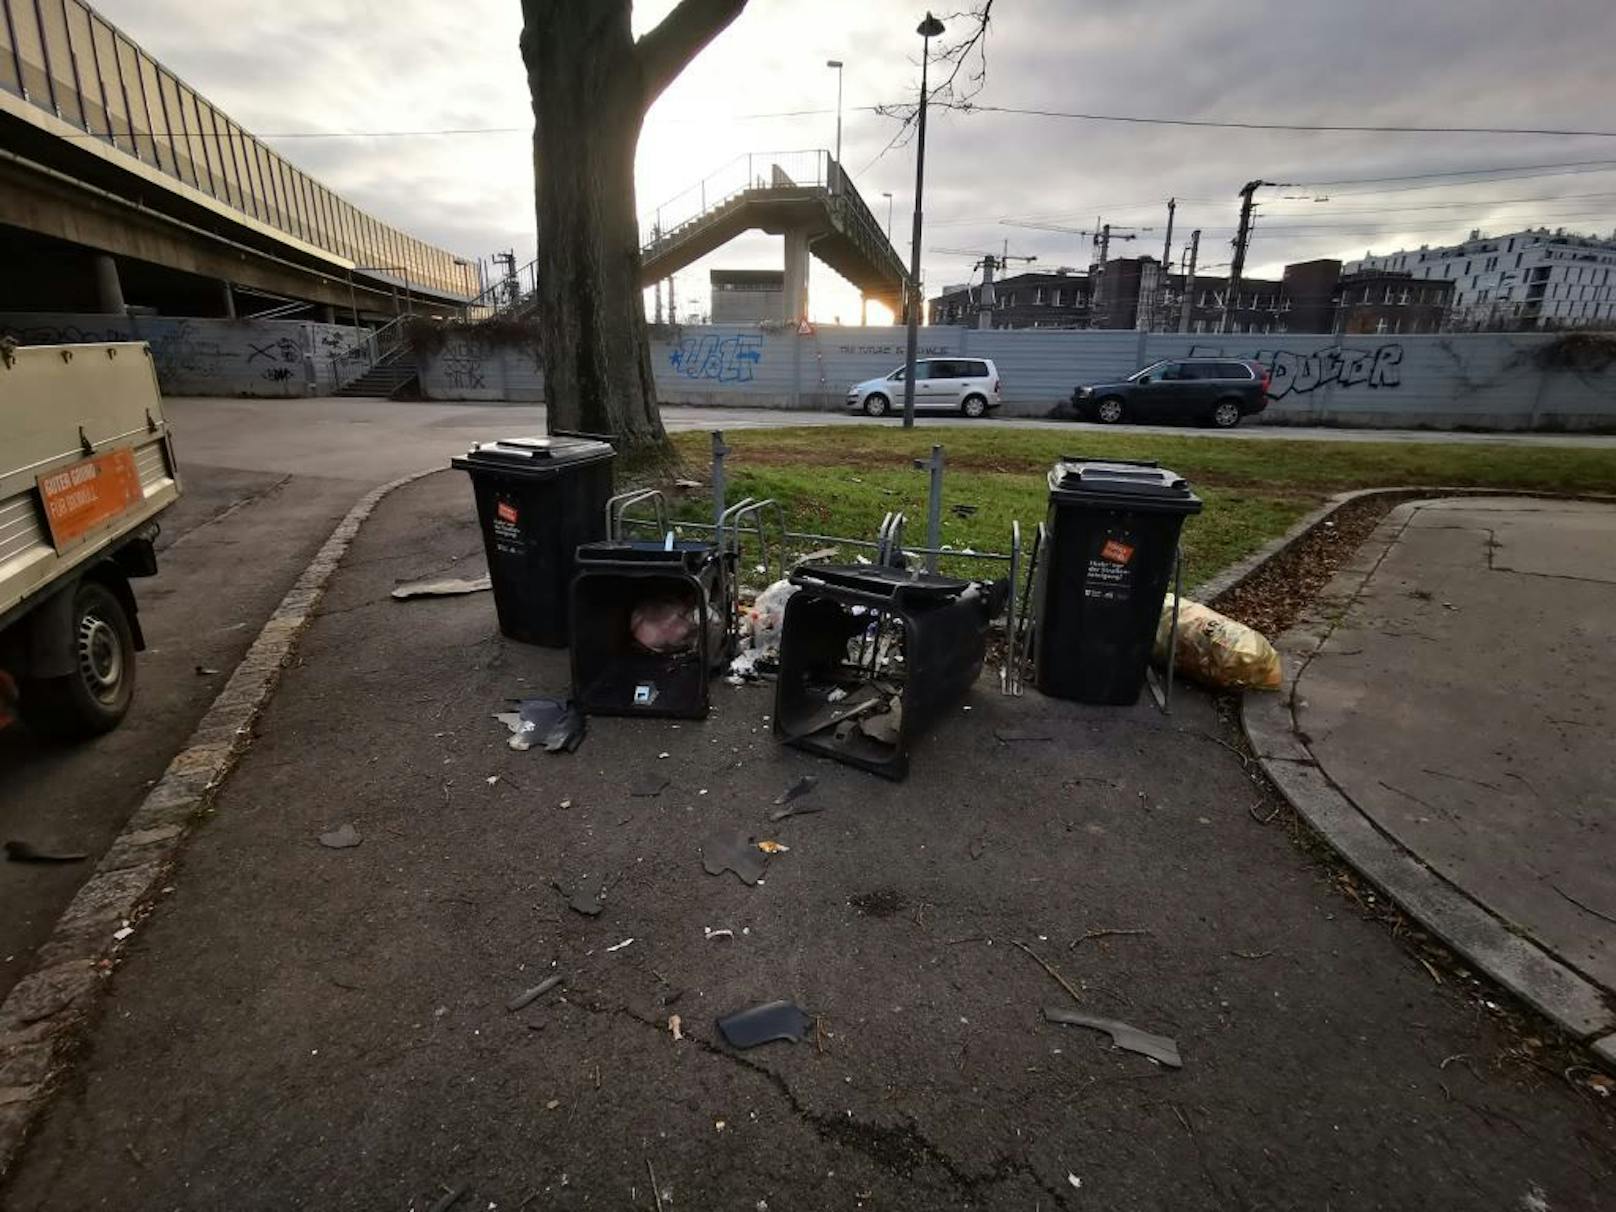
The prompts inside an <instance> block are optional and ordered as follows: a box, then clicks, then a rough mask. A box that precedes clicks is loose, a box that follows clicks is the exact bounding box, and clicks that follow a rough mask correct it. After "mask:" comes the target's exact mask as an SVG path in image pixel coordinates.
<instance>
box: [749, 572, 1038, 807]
mask: <svg viewBox="0 0 1616 1212" xmlns="http://www.w3.org/2000/svg"><path fill="white" fill-rule="evenodd" d="M791 583H792V584H793V585H795V586H797V592H796V593H795V594H793V595H792V597H791V599H790V601H788V602H787V603H786V610H785V619H784V622H783V624H782V627H781V635H780V672H779V675H778V677H777V679H776V682H775V691H774V732H775V735H776V736H777V737H779V738H780V739H781V740H783V741H785V742H786V743H787V744H790V745H795V746H796V747H798V748H799V749H805V750H807V751H808V752H810V753H818V754H822V755H824V756H825V757H830V758H835V759H836V760H837V761H840V762H846V763H848V764H849V765H852V766H858V767H860V768H861V769H864V770H869V771H872V772H873V773H875V774H879V775H881V776H883V777H885V778H889V779H901V778H903V777H904V776H905V775H907V774H908V773H909V752H910V748H911V746H912V745H913V743H914V741H915V740H916V739H917V738H918V737H919V736H920V734H921V733H922V732H924V731H925V730H926V729H927V728H929V727H930V726H931V725H932V724H933V723H935V722H936V721H937V719H938V718H939V717H941V716H942V715H944V714H945V713H947V712H949V711H951V710H952V709H953V708H954V707H955V705H956V704H958V703H959V701H960V700H961V699H962V698H964V696H965V694H966V692H967V691H968V690H969V689H970V688H971V685H972V683H974V682H975V681H976V679H977V677H978V676H979V675H980V674H981V672H982V664H983V661H984V659H985V657H986V655H987V635H988V628H989V624H990V621H991V620H992V619H993V618H994V616H995V615H997V614H998V613H999V610H1000V609H1002V607H1003V605H1004V600H1005V595H1006V593H1007V586H1006V584H1005V583H1003V582H1000V583H998V584H996V585H993V586H991V587H990V586H986V585H983V584H981V583H979V582H975V581H965V580H960V579H957V578H955V577H945V576H937V575H935V574H932V573H923V572H910V571H907V570H905V569H901V568H889V567H885V566H882V565H838V564H831V565H816V566H814V567H812V568H808V569H801V570H799V571H797V572H794V573H792V574H791Z"/></svg>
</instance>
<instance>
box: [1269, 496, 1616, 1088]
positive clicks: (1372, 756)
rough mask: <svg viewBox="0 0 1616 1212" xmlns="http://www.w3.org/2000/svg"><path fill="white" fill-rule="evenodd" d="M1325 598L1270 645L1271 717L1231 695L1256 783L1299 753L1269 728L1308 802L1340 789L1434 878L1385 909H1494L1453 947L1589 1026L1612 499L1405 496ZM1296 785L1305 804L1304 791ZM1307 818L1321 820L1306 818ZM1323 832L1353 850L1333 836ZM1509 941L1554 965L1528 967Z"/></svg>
mask: <svg viewBox="0 0 1616 1212" xmlns="http://www.w3.org/2000/svg"><path fill="white" fill-rule="evenodd" d="M1325 597H1326V599H1331V601H1330V604H1329V605H1327V606H1325V607H1323V609H1322V610H1321V611H1320V612H1319V613H1328V612H1329V611H1331V610H1339V611H1340V613H1339V615H1338V617H1336V618H1334V619H1333V620H1331V621H1330V622H1329V623H1328V624H1327V625H1325V626H1324V627H1323V628H1322V629H1321V630H1320V631H1318V632H1317V634H1315V633H1312V632H1310V631H1309V629H1307V628H1305V627H1304V628H1303V629H1301V631H1300V632H1298V633H1297V636H1298V637H1299V638H1300V643H1288V644H1287V645H1286V646H1287V647H1290V648H1292V649H1293V651H1294V652H1295V653H1296V655H1297V656H1298V658H1299V669H1298V672H1297V673H1296V675H1295V682H1294V688H1293V689H1292V690H1291V691H1290V693H1289V695H1288V707H1289V711H1288V712H1280V711H1277V710H1274V709H1272V705H1270V704H1252V705H1251V706H1250V708H1249V709H1248V721H1249V720H1251V719H1252V718H1253V716H1252V714H1251V713H1252V712H1255V713H1257V715H1258V717H1259V718H1258V723H1257V727H1256V729H1254V731H1253V739H1254V741H1255V742H1257V744H1258V747H1259V751H1260V752H1261V751H1264V750H1266V751H1267V753H1266V756H1268V757H1270V758H1277V763H1276V761H1272V760H1271V761H1270V762H1269V765H1270V769H1271V770H1272V771H1273V773H1274V775H1275V777H1276V778H1277V779H1278V780H1279V781H1280V782H1281V785H1282V786H1286V785H1288V784H1289V783H1291V782H1292V780H1293V776H1294V775H1295V774H1296V773H1298V772H1299V769H1300V768H1298V767H1296V766H1294V765H1288V764H1291V763H1293V762H1294V759H1293V758H1291V757H1287V756H1285V755H1284V750H1283V747H1284V745H1285V744H1286V743H1287V742H1286V740H1285V739H1284V736H1283V735H1280V734H1283V733H1286V732H1289V733H1291V735H1292V736H1293V738H1294V743H1299V744H1300V745H1301V747H1302V750H1303V751H1305V754H1306V755H1307V757H1308V758H1309V759H1311V760H1312V761H1313V762H1316V763H1317V770H1318V772H1319V773H1320V774H1321V775H1322V776H1323V779H1324V780H1325V781H1326V782H1327V783H1328V784H1329V786H1328V787H1321V788H1318V789H1316V790H1317V794H1318V796H1320V797H1323V798H1324V799H1328V798H1330V797H1331V796H1335V795H1339V796H1343V797H1345V799H1346V800H1347V801H1349V802H1350V805H1351V808H1352V809H1355V810H1356V812H1358V813H1360V814H1362V816H1363V817H1364V818H1366V819H1367V820H1368V821H1369V822H1371V823H1372V824H1373V826H1374V827H1375V828H1376V829H1377V830H1379V831H1380V832H1381V833H1382V834H1383V835H1384V836H1385V837H1386V838H1388V839H1390V840H1391V842H1393V843H1395V844H1396V845H1397V846H1400V847H1402V848H1403V850H1404V851H1406V852H1407V853H1408V854H1409V855H1411V856H1413V858H1414V859H1416V860H1417V861H1418V862H1419V863H1420V864H1423V865H1424V866H1426V867H1427V868H1428V869H1429V870H1430V871H1431V872H1434V873H1435V875H1436V876H1437V877H1439V879H1440V881H1441V884H1440V885H1434V886H1433V891H1434V893H1435V894H1438V895H1436V896H1435V900H1434V901H1433V904H1436V906H1437V907H1436V908H1435V910H1434V912H1425V911H1423V910H1422V909H1421V908H1420V907H1419V905H1417V904H1411V903H1409V902H1408V901H1407V900H1404V898H1402V897H1400V898H1399V899H1400V900H1401V901H1403V903H1404V905H1405V908H1411V909H1412V910H1413V911H1414V912H1415V913H1416V915H1417V916H1421V917H1424V918H1426V919H1427V920H1431V919H1433V918H1434V917H1440V916H1444V915H1445V910H1443V909H1442V908H1441V907H1440V901H1441V899H1442V897H1441V895H1440V894H1442V893H1443V887H1442V885H1445V886H1446V889H1447V893H1446V895H1448V896H1449V897H1450V898H1451V897H1452V896H1453V894H1454V893H1455V892H1456V893H1457V894H1459V895H1460V896H1462V897H1465V898H1468V899H1469V900H1470V901H1471V902H1473V904H1474V905H1476V906H1479V907H1480V909H1482V910H1484V911H1485V914H1486V915H1488V916H1489V917H1490V918H1491V919H1492V920H1493V921H1494V923H1495V924H1494V925H1493V926H1492V928H1491V932H1490V934H1489V932H1488V931H1486V930H1484V929H1479V928H1476V927H1475V925H1474V923H1472V925H1470V926H1466V927H1465V928H1464V929H1463V930H1460V931H1456V932H1454V933H1456V934H1458V935H1461V936H1463V937H1458V938H1455V939H1454V941H1455V943H1456V945H1458V946H1460V947H1461V949H1463V950H1466V951H1469V952H1471V954H1472V956H1473V958H1475V959H1476V960H1477V962H1478V963H1481V964H1482V965H1483V966H1484V967H1488V968H1490V969H1492V970H1493V973H1494V975H1495V976H1497V977H1498V978H1499V979H1501V980H1503V981H1505V983H1507V984H1510V985H1511V986H1512V987H1515V988H1516V989H1517V991H1518V992H1520V993H1521V994H1522V995H1523V996H1525V997H1527V998H1528V1000H1531V1001H1534V1002H1536V1003H1537V1004H1539V1005H1540V1006H1542V1007H1543V1008H1544V1009H1545V1010H1547V1011H1548V1012H1549V1013H1551V1014H1553V1015H1555V1016H1556V1017H1558V1018H1560V1019H1561V1021H1562V1023H1563V1025H1565V1026H1566V1027H1567V1028H1568V1029H1570V1030H1572V1031H1573V1032H1575V1033H1577V1034H1590V1035H1597V1034H1600V1033H1601V1032H1602V1031H1609V1030H1610V1028H1611V1024H1612V1018H1611V1014H1610V1007H1611V1006H1613V1005H1616V996H1613V995H1616V868H1613V867H1612V865H1611V856H1612V854H1613V853H1616V767H1613V765H1612V763H1611V755H1612V748H1611V745H1612V741H1611V738H1612V736H1613V735H1616V506H1611V505H1604V504H1594V503H1588V502H1573V501H1549V500H1534V499H1511V498H1497V497H1489V498H1463V499H1450V500H1436V501H1424V502H1418V503H1414V504H1410V505H1405V506H1402V507H1401V508H1399V509H1398V510H1396V511H1394V512H1393V514H1392V515H1391V516H1390V517H1389V518H1388V519H1387V520H1386V522H1385V523H1383V524H1382V526H1381V528H1380V529H1379V530H1378V531H1377V532H1376V534H1375V535H1374V536H1373V537H1372V538H1371V539H1370V540H1368V542H1366V543H1365V545H1364V547H1363V549H1362V550H1361V551H1360V552H1359V553H1358V556H1357V558H1356V560H1355V561H1354V562H1353V565H1352V566H1351V567H1349V568H1348V569H1346V570H1343V573H1342V574H1341V576H1340V577H1339V578H1338V580H1337V582H1336V583H1333V584H1332V586H1331V588H1330V589H1329V590H1327V591H1326V594H1325ZM1320 636H1322V642H1321V641H1320ZM1282 715H1284V716H1288V717H1289V718H1284V719H1278V723H1277V725H1276V723H1275V721H1276V718H1277V717H1280V716H1282ZM1264 717H1266V718H1264ZM1299 794H1300V796H1301V802H1299V803H1298V806H1299V807H1300V808H1302V809H1303V811H1304V812H1305V813H1309V815H1313V813H1312V812H1310V810H1309V807H1308V804H1307V801H1308V799H1309V796H1310V795H1311V794H1312V793H1310V792H1309V791H1308V790H1307V789H1306V788H1301V789H1299ZM1325 811H1326V812H1327V811H1328V810H1327V809H1326V810H1325ZM1321 821H1324V822H1325V823H1321ZM1314 823H1315V824H1316V825H1318V826H1319V827H1320V828H1321V829H1323V830H1324V831H1325V832H1326V834H1327V835H1328V834H1330V832H1331V826H1330V825H1329V824H1328V823H1327V818H1326V817H1325V816H1323V815H1320V817H1319V819H1316V820H1315V821H1314ZM1332 840H1334V841H1336V844H1337V845H1338V847H1339V848H1341V849H1342V850H1343V852H1345V853H1348V854H1349V857H1354V861H1357V859H1356V856H1352V855H1351V848H1352V845H1353V843H1352V842H1351V841H1350V840H1347V839H1345V838H1344V837H1336V838H1333V839H1332ZM1360 865H1362V864H1360ZM1366 873H1367V874H1369V875H1370V877H1371V878H1372V879H1376V880H1377V882H1381V883H1382V884H1383V886H1387V882H1386V881H1384V880H1382V879H1381V877H1380V874H1379V873H1377V872H1376V871H1375V870H1372V869H1368V868H1366ZM1393 891H1394V894H1395V889H1394V890H1393ZM1416 899H1418V898H1416ZM1474 920H1475V921H1476V922H1480V921H1482V920H1484V919H1482V918H1480V917H1476V918H1475V919H1474ZM1431 924H1432V925H1433V927H1434V928H1436V929H1438V930H1439V932H1443V933H1448V931H1446V930H1445V929H1444V927H1443V926H1442V925H1440V924H1439V923H1438V922H1437V921H1435V920H1431ZM1467 940H1468V942H1467ZM1471 943H1473V944H1474V945H1473V946H1472V945H1470V944H1471ZM1529 945H1535V947H1536V948H1537V949H1538V950H1539V951H1540V952H1541V953H1542V954H1543V955H1545V956H1547V957H1549V959H1550V960H1552V961H1557V962H1558V963H1559V964H1560V965H1562V966H1563V969H1564V970H1565V971H1563V972H1562V973H1561V974H1558V975H1556V974H1555V973H1554V972H1553V971H1552V970H1550V969H1548V968H1545V967H1544V966H1543V965H1541V964H1537V963H1536V962H1535V961H1532V960H1531V956H1530V954H1527V953H1525V952H1524V951H1523V948H1524V947H1526V946H1529ZM1510 953H1513V954H1514V955H1515V956H1516V957H1517V959H1518V958H1520V957H1522V956H1524V958H1525V959H1526V960H1527V961H1531V962H1529V963H1528V966H1527V968H1525V969H1522V968H1520V965H1519V964H1518V963H1517V962H1516V961H1515V960H1512V959H1511V958H1510ZM1576 978H1581V979H1582V980H1584V981H1586V982H1587V985H1585V986H1583V987H1582V988H1581V989H1580V990H1579V989H1578V987H1577V986H1576V983H1575V981H1576ZM1600 1024H1603V1026H1601V1025H1600ZM1607 1059H1608V1060H1611V1061H1616V1054H1613V1055H1611V1056H1610V1057H1608V1058H1607Z"/></svg>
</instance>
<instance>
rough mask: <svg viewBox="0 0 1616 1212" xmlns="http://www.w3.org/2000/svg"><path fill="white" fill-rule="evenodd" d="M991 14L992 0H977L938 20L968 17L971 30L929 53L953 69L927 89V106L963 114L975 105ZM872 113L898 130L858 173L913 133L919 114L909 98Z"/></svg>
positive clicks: (983, 79)
mask: <svg viewBox="0 0 1616 1212" xmlns="http://www.w3.org/2000/svg"><path fill="white" fill-rule="evenodd" d="M992 13H993V0H980V2H979V3H978V4H977V5H976V6H975V7H973V8H972V9H971V10H970V11H969V12H960V13H950V14H948V15H947V16H945V17H944V18H943V19H942V20H943V24H945V25H947V24H949V23H951V22H955V21H959V20H962V19H965V20H969V21H970V22H971V27H970V28H971V32H970V34H969V35H967V36H966V37H963V38H959V39H957V40H956V41H954V42H951V43H948V44H946V45H941V46H939V48H938V50H937V51H936V53H935V54H934V55H933V56H932V59H931V62H932V63H935V64H939V65H946V64H951V65H952V67H953V70H952V71H950V72H949V73H948V75H947V77H946V78H944V79H943V80H941V81H940V82H939V83H938V84H937V85H936V86H935V87H933V88H932V89H931V90H930V96H928V97H927V99H926V105H927V108H929V109H952V110H959V111H961V112H964V113H969V112H970V111H971V110H972V109H973V108H975V107H974V106H973V105H972V104H971V99H972V98H973V97H975V96H976V95H977V94H978V93H979V92H981V91H982V87H983V85H984V84H985V83H986V82H987V74H988V48H987V33H988V22H989V20H990V19H991V17H992ZM972 51H975V52H976V54H975V61H976V62H975V68H974V70H971V71H970V72H968V73H967V75H966V79H965V81H964V83H963V84H961V85H960V86H959V87H957V88H956V85H955V82H956V81H957V80H958V79H959V74H960V72H961V71H962V70H964V69H965V65H966V64H967V63H968V62H970V60H971V58H972V54H971V52H972ZM875 113H876V116H877V117H881V118H896V119H897V120H898V129H897V130H896V131H894V132H893V135H892V138H891V139H890V140H889V141H888V143H887V145H886V146H885V147H883V148H882V149H881V150H880V151H879V152H877V153H876V155H875V159H873V160H871V161H870V163H869V164H866V165H865V166H864V168H863V169H861V170H860V172H861V173H863V172H867V171H869V169H870V167H871V166H872V165H874V164H875V162H876V160H879V159H880V158H881V157H882V156H884V155H886V154H887V153H888V152H889V151H891V150H892V149H893V148H894V147H901V146H903V145H904V144H907V143H908V142H909V140H910V138H911V137H912V136H913V135H914V128H915V123H916V120H917V119H918V118H919V117H920V106H919V104H917V103H916V102H913V101H905V102H901V103H899V104H897V105H877V106H876V107H875Z"/></svg>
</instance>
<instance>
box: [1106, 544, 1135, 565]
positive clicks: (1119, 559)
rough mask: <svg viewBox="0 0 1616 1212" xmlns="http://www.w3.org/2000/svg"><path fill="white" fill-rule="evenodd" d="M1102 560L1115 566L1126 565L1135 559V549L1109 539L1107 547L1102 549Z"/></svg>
mask: <svg viewBox="0 0 1616 1212" xmlns="http://www.w3.org/2000/svg"><path fill="white" fill-rule="evenodd" d="M1100 558H1101V559H1102V560H1109V561H1110V562H1111V563H1113V564H1126V563H1127V562H1128V561H1129V560H1131V559H1133V548H1132V547H1130V546H1128V544H1126V543H1123V542H1119V541H1118V540H1116V539H1107V540H1106V541H1105V546H1104V547H1102V548H1100Z"/></svg>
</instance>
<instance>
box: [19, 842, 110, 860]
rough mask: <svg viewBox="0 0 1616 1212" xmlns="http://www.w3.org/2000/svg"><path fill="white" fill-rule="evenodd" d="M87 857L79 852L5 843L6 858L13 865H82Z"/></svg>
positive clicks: (25, 843)
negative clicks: (38, 848) (40, 848)
mask: <svg viewBox="0 0 1616 1212" xmlns="http://www.w3.org/2000/svg"><path fill="white" fill-rule="evenodd" d="M89 857H90V856H89V855H88V854H86V853H84V852H83V851H80V850H36V849H35V848H34V847H33V846H31V845H29V844H28V843H27V842H7V843H6V858H8V859H10V860H11V861H12V862H13V863H82V862H83V861H84V860H85V859H87V858H89Z"/></svg>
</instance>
